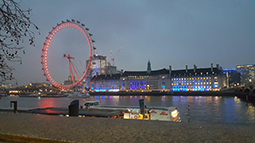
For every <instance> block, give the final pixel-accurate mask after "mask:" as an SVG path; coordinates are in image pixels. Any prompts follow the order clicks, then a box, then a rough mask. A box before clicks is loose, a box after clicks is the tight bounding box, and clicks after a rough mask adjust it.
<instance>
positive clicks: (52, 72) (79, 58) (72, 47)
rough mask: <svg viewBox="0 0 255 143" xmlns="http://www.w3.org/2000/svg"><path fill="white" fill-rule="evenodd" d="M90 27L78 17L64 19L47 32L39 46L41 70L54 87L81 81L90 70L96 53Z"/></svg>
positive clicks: (65, 87) (70, 85)
mask: <svg viewBox="0 0 255 143" xmlns="http://www.w3.org/2000/svg"><path fill="white" fill-rule="evenodd" d="M88 31H89V29H88V28H86V27H85V25H84V24H82V23H81V22H79V21H75V20H66V21H62V22H61V23H60V24H57V26H56V27H53V28H52V30H51V31H50V32H49V34H48V36H47V37H46V40H45V42H44V45H43V49H42V56H41V58H42V62H41V64H42V70H43V72H44V76H45V77H46V80H47V81H49V82H50V83H51V84H52V85H53V86H54V87H56V88H60V89H70V88H72V87H74V86H76V85H81V84H82V83H83V82H85V80H86V78H87V77H88V76H89V74H90V72H91V64H92V58H93V55H94V54H95V49H96V48H95V47H94V44H93V43H94V42H95V41H94V40H92V38H91V36H92V34H90V33H89V32H88Z"/></svg>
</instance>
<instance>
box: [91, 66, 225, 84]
mask: <svg viewBox="0 0 255 143" xmlns="http://www.w3.org/2000/svg"><path fill="white" fill-rule="evenodd" d="M213 72H214V73H213V75H221V74H223V72H222V70H221V69H218V68H213ZM195 73H197V74H196V75H195ZM201 73H202V74H201ZM166 74H169V70H167V69H165V68H164V69H160V70H153V71H151V73H147V71H125V72H124V73H123V74H122V75H121V74H112V75H110V74H108V75H97V76H94V77H93V78H92V79H91V80H92V81H93V80H119V79H120V77H127V76H155V75H166ZM211 74H212V73H211V68H198V69H196V70H195V72H194V69H187V72H186V69H182V70H172V71H171V76H172V77H185V76H208V75H211Z"/></svg>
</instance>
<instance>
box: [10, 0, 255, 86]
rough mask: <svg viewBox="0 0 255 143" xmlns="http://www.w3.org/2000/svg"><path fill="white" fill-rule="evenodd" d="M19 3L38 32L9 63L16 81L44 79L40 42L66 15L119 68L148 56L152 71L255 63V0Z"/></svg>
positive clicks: (139, 67)
mask: <svg viewBox="0 0 255 143" xmlns="http://www.w3.org/2000/svg"><path fill="white" fill-rule="evenodd" d="M20 6H21V8H22V9H27V8H32V15H31V21H33V22H34V23H35V24H36V25H37V26H38V27H39V28H40V33H41V34H40V35H39V34H36V35H35V37H36V38H35V44H36V46H35V47H30V46H26V54H25V55H22V59H23V62H22V64H21V65H20V64H18V63H12V65H13V66H14V67H15V69H16V70H15V72H14V76H15V77H16V79H17V81H18V84H19V85H26V84H29V83H30V82H45V81H46V78H45V77H44V76H43V71H42V66H41V54H42V51H41V50H42V48H43V43H44V41H45V37H47V35H48V33H49V32H50V31H51V30H52V27H55V26H56V25H57V23H61V21H65V20H66V19H75V20H78V21H80V22H82V23H84V24H85V25H86V27H88V28H89V29H90V30H89V32H90V33H92V34H93V36H92V38H93V39H94V40H95V43H94V46H95V47H96V48H97V53H98V54H101V55H106V56H107V57H109V56H110V51H111V50H112V51H113V54H112V55H113V56H116V57H115V61H114V65H116V66H117V69H119V70H120V69H123V70H124V71H145V70H146V69H147V62H148V60H150V62H151V67H152V70H158V69H162V68H167V69H168V68H169V65H171V66H172V69H173V70H178V69H185V66H186V65H188V67H189V68H193V66H194V65H196V66H197V68H207V67H210V66H211V63H213V64H214V66H216V64H219V65H220V66H222V67H223V68H235V67H236V65H242V64H255V56H254V53H255V27H254V26H255V16H254V14H255V1H254V0H242V1H240V0H224V1H222V0H192V1H190V0H157V1H156V0H146V1H145V0H86V1H83V0H23V1H21V3H20ZM120 47H121V50H120V52H119V53H118V54H117V55H115V54H116V53H117V51H118V50H119V49H120ZM53 54H54V53H53ZM55 54H58V53H57V52H55ZM57 66H58V64H57V65H55V68H58V67H57ZM63 80H64V77H63Z"/></svg>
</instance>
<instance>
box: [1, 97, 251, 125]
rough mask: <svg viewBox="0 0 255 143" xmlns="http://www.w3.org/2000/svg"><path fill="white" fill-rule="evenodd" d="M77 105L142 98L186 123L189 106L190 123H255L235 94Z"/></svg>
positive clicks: (30, 102)
mask: <svg viewBox="0 0 255 143" xmlns="http://www.w3.org/2000/svg"><path fill="white" fill-rule="evenodd" d="M77 99H78V100H79V101H80V105H83V104H84V102H85V101H86V100H100V101H101V104H102V105H126V106H138V104H139V99H144V101H145V105H147V106H164V107H168V106H174V107H177V108H178V111H179V112H180V116H181V119H182V121H183V122H188V117H187V113H188V105H189V106H190V119H191V122H204V123H223V124H248V125H255V106H254V105H251V104H249V105H247V103H246V102H244V101H241V100H240V99H238V98H236V97H221V96H207V97H206V96H92V97H91V98H90V99H89V98H77ZM73 100H75V98H37V97H2V98H1V100H0V108H10V101H18V109H31V108H45V107H65V108H67V107H68V105H69V104H70V103H71V102H72V101H73Z"/></svg>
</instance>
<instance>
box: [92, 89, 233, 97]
mask: <svg viewBox="0 0 255 143" xmlns="http://www.w3.org/2000/svg"><path fill="white" fill-rule="evenodd" d="M89 94H90V95H91V96H104V95H120V96H143V95H146V96H231V97H234V96H235V94H236V93H235V92H225V91H186V92H184V91H182V92H181V91H179V92H178V91H175V92H169V91H146V90H144V91H140V90H130V91H128V92H126V91H119V92H89Z"/></svg>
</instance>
